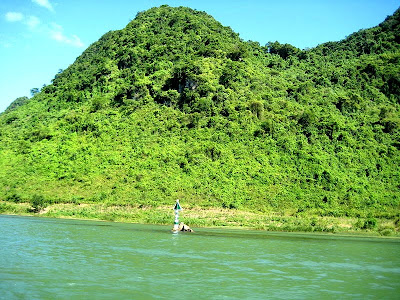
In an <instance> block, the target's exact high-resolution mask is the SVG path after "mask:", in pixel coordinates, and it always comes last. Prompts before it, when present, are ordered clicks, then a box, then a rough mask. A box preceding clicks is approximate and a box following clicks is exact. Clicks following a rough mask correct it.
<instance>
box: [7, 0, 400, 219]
mask: <svg viewBox="0 0 400 300" xmlns="http://www.w3.org/2000/svg"><path fill="white" fill-rule="evenodd" d="M399 21H400V11H399V10H397V11H396V12H395V13H394V15H392V16H390V17H388V18H387V19H386V20H385V21H384V22H383V23H381V24H380V25H379V26H376V27H374V28H370V29H366V30H360V31H358V32H356V33H353V34H351V35H350V36H348V37H347V38H346V39H344V40H342V41H339V42H329V43H325V44H321V45H319V46H317V47H316V48H312V49H306V50H301V49H298V48H296V47H294V46H292V45H289V44H281V43H279V42H270V43H268V44H267V45H265V46H262V45H260V44H259V43H257V42H253V41H248V42H246V41H243V40H242V39H240V37H239V35H238V34H237V33H235V32H233V31H232V30H231V29H230V28H229V27H224V26H222V25H221V24H220V23H219V22H217V21H215V20H214V19H213V18H212V17H211V16H209V15H207V14H206V13H204V12H199V11H196V10H192V9H189V8H184V7H179V8H172V7H169V6H161V7H158V8H152V9H150V10H148V11H145V12H140V13H138V14H137V16H136V18H135V19H134V20H133V21H131V22H130V23H129V24H128V25H127V26H126V27H125V28H124V29H122V30H117V31H110V32H108V33H106V34H105V35H104V36H103V37H102V38H101V39H100V40H99V41H97V42H95V43H94V44H92V45H91V46H90V47H89V48H88V49H87V50H85V51H84V52H83V53H82V55H81V56H79V57H78V58H77V59H76V61H75V62H74V63H73V64H72V65H70V66H69V67H68V68H67V69H66V70H64V71H62V70H60V72H59V73H58V74H56V75H55V78H54V79H53V81H52V84H50V85H48V86H45V87H43V88H42V89H41V90H40V91H39V89H33V94H34V96H33V97H32V98H27V97H21V98H18V99H16V100H15V101H14V102H13V103H12V104H11V105H10V106H9V108H8V109H7V110H6V111H5V112H4V113H2V114H1V115H0V200H3V205H5V204H4V203H7V201H9V202H31V203H32V202H35V201H36V202H37V201H39V203H40V202H44V203H77V204H79V203H99V202H102V203H109V204H110V205H120V206H125V205H126V206H135V207H148V206H151V207H158V206H160V205H171V206H173V204H174V201H175V199H178V198H179V199H181V203H182V204H183V205H184V206H185V205H186V206H199V207H203V208H227V209H232V210H233V211H234V210H240V211H259V212H277V213H279V212H285V211H286V212H288V211H290V212H291V214H292V215H298V216H299V217H301V215H310V214H315V215H319V216H336V217H342V216H350V217H351V216H353V217H364V218H370V219H369V220H370V221H368V222H369V223H368V222H367V223H363V224H364V225H363V226H367V225H368V224H372V225H371V226H374V220H375V219H376V218H387V219H392V220H397V221H396V224H397V226H399V223H400V221H399V214H400V192H399V189H400V44H399V43H400V27H399ZM365 224H367V225H365Z"/></svg>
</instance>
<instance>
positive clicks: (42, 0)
mask: <svg viewBox="0 0 400 300" xmlns="http://www.w3.org/2000/svg"><path fill="white" fill-rule="evenodd" d="M32 2H33V3H36V4H38V5H40V6H42V7H45V8H47V9H48V10H50V11H54V8H53V5H51V3H50V1H49V0H32Z"/></svg>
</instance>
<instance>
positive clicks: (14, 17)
mask: <svg viewBox="0 0 400 300" xmlns="http://www.w3.org/2000/svg"><path fill="white" fill-rule="evenodd" d="M23 18H24V15H23V14H21V13H19V12H13V11H10V12H8V13H6V20H7V21H8V22H19V21H22V20H23Z"/></svg>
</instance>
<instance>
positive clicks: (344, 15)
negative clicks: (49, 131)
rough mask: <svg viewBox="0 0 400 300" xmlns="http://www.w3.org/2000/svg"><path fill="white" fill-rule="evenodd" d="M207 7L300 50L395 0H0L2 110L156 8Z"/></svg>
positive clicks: (380, 14)
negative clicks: (92, 46) (111, 32)
mask: <svg viewBox="0 0 400 300" xmlns="http://www.w3.org/2000/svg"><path fill="white" fill-rule="evenodd" d="M162 4H168V5H170V6H188V7H191V8H194V9H197V10H201V11H206V12H207V13H209V14H210V15H212V16H213V17H214V18H215V19H217V20H218V21H220V22H221V23H222V24H223V25H225V26H230V27H231V28H232V29H233V30H234V31H236V32H238V33H239V34H240V36H241V38H242V39H244V40H253V41H257V42H260V44H262V45H265V44H266V43H267V42H268V41H276V40H277V41H279V42H281V43H290V44H292V45H294V46H296V47H299V48H302V49H303V48H306V47H310V48H311V47H314V46H316V45H318V44H321V43H324V42H328V41H337V40H341V39H343V38H345V37H346V36H347V35H349V34H351V33H353V32H355V31H358V30H359V29H363V28H369V27H373V26H376V25H378V24H379V23H380V22H382V21H383V20H384V19H385V18H386V17H387V16H388V15H391V14H393V13H394V11H395V10H396V9H397V8H398V7H399V2H398V0H396V1H394V0H335V1H333V0H301V1H300V0H278V1H277V0H273V1H270V0H170V1H168V0H113V1H108V0H105V1H99V0H1V1H0V91H1V93H0V112H2V111H4V110H5V109H6V108H7V106H8V105H9V104H10V103H11V102H12V101H13V100H15V99H16V98H17V97H20V96H28V97H29V96H30V90H31V89H32V88H40V87H42V86H43V85H44V84H50V82H51V79H53V78H54V75H55V74H56V73H57V72H58V70H59V69H66V68H67V67H68V66H69V65H70V64H72V63H73V62H74V61H75V59H76V58H77V57H78V56H79V55H80V54H81V53H82V52H83V51H84V50H85V49H86V48H87V47H88V46H89V45H90V44H92V43H93V42H95V41H97V40H98V39H99V38H100V37H101V36H102V35H103V34H104V33H106V32H107V31H109V30H116V29H121V28H123V27H125V26H126V24H127V23H128V22H129V21H130V20H132V19H134V18H135V15H136V13H137V12H139V11H143V10H146V9H148V8H151V7H154V6H160V5H162Z"/></svg>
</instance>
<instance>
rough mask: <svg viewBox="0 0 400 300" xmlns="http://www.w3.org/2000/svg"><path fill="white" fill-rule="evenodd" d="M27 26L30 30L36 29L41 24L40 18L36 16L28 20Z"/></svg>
mask: <svg viewBox="0 0 400 300" xmlns="http://www.w3.org/2000/svg"><path fill="white" fill-rule="evenodd" d="M25 23H26V25H28V27H29V29H31V30H32V29H35V28H36V27H37V26H38V25H39V24H40V20H39V18H38V17H35V16H30V17H29V18H28V19H27V20H26V22H25Z"/></svg>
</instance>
